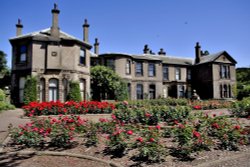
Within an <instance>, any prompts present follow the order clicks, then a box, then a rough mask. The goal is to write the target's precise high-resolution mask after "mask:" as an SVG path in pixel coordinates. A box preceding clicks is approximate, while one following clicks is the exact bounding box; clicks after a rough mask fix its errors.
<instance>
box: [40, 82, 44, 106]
mask: <svg viewBox="0 0 250 167" xmlns="http://www.w3.org/2000/svg"><path fill="white" fill-rule="evenodd" d="M44 101H45V79H44V78H41V79H40V102H44Z"/></svg>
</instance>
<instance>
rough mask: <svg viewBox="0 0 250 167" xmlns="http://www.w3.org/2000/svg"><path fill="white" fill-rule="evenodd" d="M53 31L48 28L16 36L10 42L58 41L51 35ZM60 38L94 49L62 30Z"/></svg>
mask: <svg viewBox="0 0 250 167" xmlns="http://www.w3.org/2000/svg"><path fill="white" fill-rule="evenodd" d="M50 31H51V29H50V28H46V29H43V30H40V31H36V32H31V33H28V34H23V35H20V36H16V37H13V38H10V41H15V40H19V39H25V38H32V39H35V40H42V41H56V40H58V39H56V38H54V37H52V36H51V35H50V34H51V32H50ZM59 38H60V39H62V40H72V41H76V42H77V43H80V44H83V45H85V46H87V47H90V48H91V47H92V46H91V45H90V44H89V43H86V42H84V41H82V40H79V39H77V38H75V37H74V36H72V35H69V34H67V33H65V32H63V31H61V30H60V33H59Z"/></svg>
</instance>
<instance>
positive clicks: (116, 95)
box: [91, 66, 128, 101]
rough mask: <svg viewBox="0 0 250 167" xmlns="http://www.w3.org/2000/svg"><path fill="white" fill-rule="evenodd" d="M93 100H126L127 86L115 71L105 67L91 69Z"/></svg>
mask: <svg viewBox="0 0 250 167" xmlns="http://www.w3.org/2000/svg"><path fill="white" fill-rule="evenodd" d="M91 89H92V91H93V96H92V99H93V100H99V101H100V100H103V99H110V100H119V101H121V100H125V99H127V98H128V90H127V84H126V83H125V81H123V80H122V78H121V77H119V76H118V75H117V74H116V73H115V72H114V71H113V70H111V69H109V68H108V67H105V66H95V67H92V68H91Z"/></svg>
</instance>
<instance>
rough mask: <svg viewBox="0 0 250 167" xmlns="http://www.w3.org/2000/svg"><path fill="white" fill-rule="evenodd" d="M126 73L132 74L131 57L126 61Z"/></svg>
mask: <svg viewBox="0 0 250 167" xmlns="http://www.w3.org/2000/svg"><path fill="white" fill-rule="evenodd" d="M125 73H126V75H130V74H131V60H129V59H127V61H126V65H125Z"/></svg>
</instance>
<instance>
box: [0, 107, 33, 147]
mask: <svg viewBox="0 0 250 167" xmlns="http://www.w3.org/2000/svg"><path fill="white" fill-rule="evenodd" d="M23 114H24V112H23V110H22V109H15V110H7V111H3V112H2V113H0V143H2V142H3V141H4V139H5V138H6V137H7V135H8V126H9V125H10V124H12V125H13V126H15V127H16V126H18V125H19V124H24V123H26V122H29V121H30V119H22V118H21V116H23Z"/></svg>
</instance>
